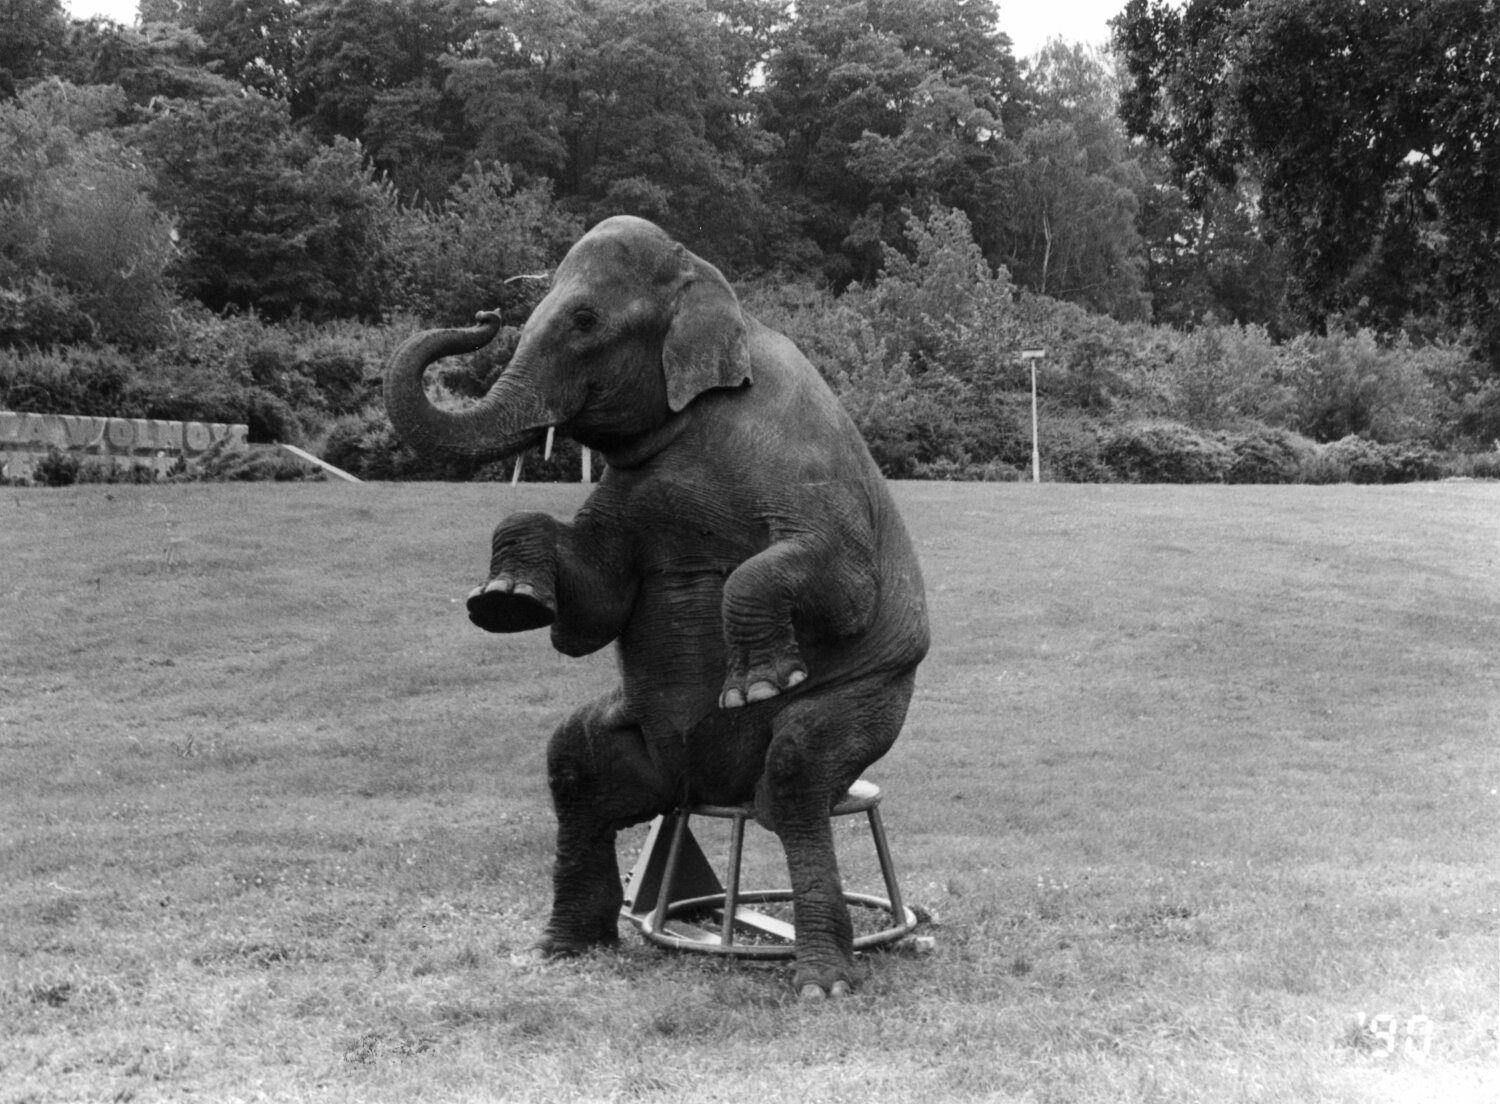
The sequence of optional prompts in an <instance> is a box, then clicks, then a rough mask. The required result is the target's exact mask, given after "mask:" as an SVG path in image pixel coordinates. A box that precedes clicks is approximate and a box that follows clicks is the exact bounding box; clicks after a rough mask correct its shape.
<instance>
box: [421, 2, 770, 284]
mask: <svg viewBox="0 0 1500 1104" xmlns="http://www.w3.org/2000/svg"><path fill="white" fill-rule="evenodd" d="M726 8H727V9H728V13H725V14H721V13H720V12H719V11H717V10H716V9H713V8H710V7H709V6H708V5H707V4H705V3H702V2H701V0H700V2H697V3H683V2H681V0H639V2H636V0H601V2H597V3H582V2H578V0H548V2H543V3H529V2H528V3H521V2H519V0H508V2H502V3H497V4H495V5H494V6H493V7H492V8H491V9H490V11H489V13H488V18H489V19H490V25H489V27H488V28H487V29H486V30H485V31H484V32H483V33H482V34H481V35H479V36H478V38H477V39H476V43H475V47H474V49H473V51H472V55H466V56H464V57H461V58H455V59H453V60H452V61H451V62H450V64H451V66H452V71H453V77H452V80H451V82H450V86H449V87H450V88H451V89H453V91H454V92H455V94H457V95H459V96H460V97H461V98H462V100H463V104H464V110H465V117H466V118H467V120H468V121H469V123H470V125H471V126H473V128H474V130H475V132H476V136H477V143H478V146H477V150H478V153H479V154H480V156H481V158H483V159H493V160H496V161H503V162H505V163H507V164H509V165H511V166H513V167H514V168H515V170H516V172H517V174H518V178H519V179H522V180H534V179H538V178H548V179H551V180H552V181H553V182H554V183H555V186H556V192H557V196H558V199H559V202H560V203H562V204H564V205H565V206H567V207H569V208H571V209H573V210H575V211H577V212H579V213H580V214H582V215H584V216H585V217H586V218H589V219H594V218H598V217H601V216H603V215H606V214H619V213H626V214H636V215H641V216H644V217H646V218H650V219H653V220H655V221H657V222H659V223H661V224H662V225H663V226H664V227H665V228H666V229H667V230H668V231H669V232H672V233H675V234H677V235H679V236H682V237H684V238H687V239H690V240H691V241H692V242H693V243H694V248H695V249H696V250H698V251H699V252H701V253H703V254H704V255H705V256H707V257H709V258H710V259H712V260H714V261H715V262H717V263H719V264H721V265H724V266H725V267H728V268H731V269H734V268H736V267H738V266H741V265H744V264H746V262H747V258H752V257H754V256H755V255H756V254H757V253H758V252H760V250H761V248H762V243H763V242H764V240H765V234H766V227H767V225H768V224H769V223H770V222H771V221H772V220H770V219H769V218H768V217H765V212H764V208H763V204H762V201H761V189H760V187H759V186H758V184H759V181H758V161H759V160H760V158H761V156H762V154H761V148H762V146H763V140H762V136H761V134H760V129H759V125H758V123H757V121H756V119H755V117H754V115H753V113H752V112H750V111H749V110H747V106H746V103H745V97H746V96H748V95H749V94H750V93H749V91H748V89H749V87H750V84H751V78H750V73H749V70H750V69H751V68H752V67H753V66H752V61H751V59H752V57H753V55H754V51H755V50H756V49H757V46H756V41H757V39H756V38H755V36H756V35H761V34H763V22H764V21H763V20H760V19H759V18H758V16H760V15H761V14H763V13H762V6H761V5H758V4H755V3H752V2H750V0H735V2H734V3H733V4H729V5H726Z"/></svg>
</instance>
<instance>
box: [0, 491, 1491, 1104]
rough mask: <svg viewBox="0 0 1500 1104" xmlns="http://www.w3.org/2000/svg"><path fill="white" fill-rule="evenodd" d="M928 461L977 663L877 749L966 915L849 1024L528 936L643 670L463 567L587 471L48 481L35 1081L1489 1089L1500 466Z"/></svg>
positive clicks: (23, 888)
mask: <svg viewBox="0 0 1500 1104" xmlns="http://www.w3.org/2000/svg"><path fill="white" fill-rule="evenodd" d="M898 493H899V495H900V498H901V500H902V502H903V506H904V509H905V512H906V514H907V517H908V520H909V522H910V523H911V526H912V528H913V529H914V531H915V532H916V533H917V534H918V544H919V547H920V552H921V555H922V557H923V562H924V566H925V570H926V572H927V579H928V587H929V591H930V597H931V604H932V613H933V622H934V629H935V647H934V650H933V654H932V657H931V658H930V659H929V660H928V662H927V664H926V665H925V666H924V667H923V669H922V672H921V678H920V682H919V688H918V695H917V699H916V702H915V703H914V706H913V709H912V712H911V717H910V721H909V724H908V729H907V732H906V733H905V735H904V736H903V738H902V740H901V741H900V742H899V743H898V744H897V746H896V748H895V750H894V751H893V752H892V754H891V755H890V756H889V757H888V758H887V759H886V760H885V761H883V762H882V763H880V764H878V765H877V766H876V767H875V768H873V769H872V770H871V772H870V777H871V778H872V779H874V780H875V781H877V782H879V783H880V784H881V785H882V786H883V787H884V789H885V792H886V805H885V813H886V821H887V827H888V829H889V831H890V833H891V836H892V842H893V846H894V848H895V850H896V857H897V860H898V863H899V865H900V868H901V870H902V872H903V883H904V888H905V890H906V893H907V895H908V896H909V897H910V898H911V899H913V900H914V901H915V902H916V903H918V904H921V905H923V906H924V907H925V908H927V909H928V910H930V911H931V913H932V914H933V917H934V923H933V925H932V927H931V928H929V929H928V931H927V934H929V935H931V936H932V937H933V940H934V947H933V949H932V950H931V952H930V953H919V952H918V951H917V950H916V949H914V948H903V949H900V950H897V951H894V952H891V953H884V954H877V955H874V956H872V957H871V959H870V977H869V980H868V981H867V982H866V984H865V986H864V987H863V989H862V990H861V992H860V994H859V995H858V996H857V997H855V998H854V999H852V1000H850V1001H846V1002H830V1003H827V1004H824V1005H821V1006H809V1005H801V1004H799V1003H797V1002H796V1001H795V1000H793V999H791V994H790V990H789V985H788V976H787V972H786V971H785V969H782V968H772V969H766V968H755V967H749V966H743V965H741V966H725V965H722V964H719V963H714V962H706V961H702V960H698V959H692V958H688V957H673V956H669V955H665V954H662V953H659V952H657V951H656V950H654V949H651V948H648V947H646V946H644V945H643V944H642V943H641V942H640V941H639V939H638V938H636V937H635V936H633V935H630V934H627V936H626V941H625V945H624V947H623V949H622V950H621V951H620V952H619V953H617V954H603V955H598V956H594V957H590V958H588V959H585V960H582V961H578V962H569V963H556V964H547V965H541V966H538V965H536V964H533V963H531V962H530V961H529V960H527V959H526V958H524V957H523V956H522V955H520V954H519V952H520V951H522V950H523V949H524V948H525V946H526V945H527V943H528V942H529V941H530V940H531V938H532V937H533V936H534V934H535V932H536V930H537V927H538V925H539V923H540V921H541V919H542V918H543V916H544V915H545V911H546V907H547V901H548V893H549V882H548V879H549V875H548V869H549V862H550V853H551V817H550V811H549V809H548V805H547V797H546V790H545V782H544V770H543V764H542V750H543V746H544V743H545V739H546V735H547V733H548V732H549V731H550V729H551V727H552V725H553V724H554V723H555V722H556V721H557V720H558V719H559V717H560V716H561V715H562V714H563V713H564V711H565V710H567V709H568V708H569V707H570V705H571V704H573V703H575V702H577V701H579V700H581V699H582V698H583V697H585V696H586V695H588V694H591V693H593V692H594V690H595V688H597V687H598V686H600V685H602V684H604V683H605V682H607V681H608V680H609V679H610V678H612V660H611V658H610V657H609V656H608V655H607V654H606V655H601V656H595V657H590V658H589V659H587V660H582V661H574V660H566V659H563V658H561V657H558V656H557V655H555V654H554V653H552V652H551V650H550V648H549V647H548V644H547V640H546V637H545V634H531V635H527V636H523V637H490V636H485V635H484V634H481V633H479V632H477V631H475V630H472V629H471V628H470V627H469V626H468V624H467V621H466V620H465V619H464V617H463V614H462V604H461V601H460V599H461V596H462V595H463V593H464V592H465V590H466V589H467V588H468V586H470V585H472V583H473V582H475V581H477V579H478V577H479V574H480V573H481V572H482V570H483V565H484V558H485V553H486V546H487V539H486V538H487V535H488V531H489V528H490V525H491V524H492V522H493V520H494V519H495V518H496V517H498V516H499V514H500V513H502V512H504V511H507V510H510V509H516V508H522V507H536V506H541V507H545V508H552V509H559V510H562V511H563V512H567V511H568V510H570V509H571V508H572V507H573V505H575V504H576V503H577V502H578V501H579V500H580V498H581V491H580V489H579V488H576V487H522V488H519V489H515V490H511V489H509V488H503V487H494V486H457V485H440V486H439V485H430V486H413V485H405V486H399V485H366V486H363V487H348V486H332V485H309V486H296V487H291V486H274V487H273V486H245V487H228V486H214V487H201V486H200V487H171V488H162V487H156V488H149V487H148V488H105V487H91V488H77V489H73V490H68V491H20V492H17V491H11V492H7V493H6V494H5V496H4V498H3V500H0V563H3V564H4V568H3V570H0V634H3V645H4V654H3V660H0V832H3V836H0V885H3V890H0V1101H4V1102H7V1104H13V1102H20V1101H49V1102H50V1101H81V1100H139V1101H147V1100H172V1099H189V1098H191V1099H196V1100H213V1101H231V1100H288V1101H410V1100H423V1101H478V1100H518V1101H526V1100H537V1101H541V1100H645V1101H658V1100H659V1101H678V1100H682V1101H687V1100H692V1101H704V1100H745V1099H765V1098H782V1099H788V1100H809V1101H846V1100H847V1101H866V1100H870V1099H894V1100H919V1099H921V1100H996V1101H1037V1102H1044V1101H1056V1102H1073V1101H1079V1102H1093V1101H1100V1102H1102V1101H1110V1102H1116V1101H1137V1102H1147V1101H1184V1102H1188V1101H1204V1102H1209V1101H1213V1102H1217V1101H1233V1100H1244V1101H1346V1102H1350V1104H1354V1102H1364V1101H1371V1100H1376V1101H1380V1100H1389V1101H1407V1100H1442V1101H1444V1102H1445V1104H1448V1102H1458V1101H1468V1100H1474V1101H1479V1100H1486V1101H1487V1100H1491V1099H1494V1097H1495V1095H1496V1093H1497V1091H1500V1079H1497V1077H1496V1074H1495V1069H1496V1059H1497V1040H1496V1025H1497V1007H1496V1005H1497V991H1500V954H1497V933H1500V911H1497V909H1500V873H1497V869H1496V861H1495V854H1496V852H1495V844H1496V841H1497V839H1500V833H1497V827H1500V796H1497V788H1500V746H1497V741H1496V736H1497V732H1500V725H1497V720H1500V709H1497V705H1500V659H1497V650H1496V647H1495V640H1496V627H1497V625H1500V581H1497V580H1500V570H1497V569H1500V564H1497V559H1500V522H1497V518H1500V492H1497V491H1496V489H1495V488H1494V487H1491V486H1485V485H1477V484H1472V485H1455V484H1441V485H1433V484H1427V485H1417V486H1407V487H1400V488H1350V487H1330V488H1320V487H1293V488H1251V487H1245V488H1224V487H1212V488H1209V487H1205V488H1153V487H1079V486H1065V485H1046V486H1043V487H1032V486H1028V485H1000V486H994V485H989V486H979V485H942V484H926V485H903V486H901V487H899V488H898ZM839 831H840V836H839V839H840V844H841V855H842V856H843V857H844V860H845V863H846V866H847V868H848V870H847V873H848V875H849V881H850V882H851V883H861V882H863V883H868V885H867V888H874V887H875V883H874V881H873V878H872V871H871V866H872V864H871V863H870V862H869V861H868V859H867V857H866V852H867V851H868V841H867V839H866V838H865V837H864V835H863V833H862V832H861V830H860V829H859V828H858V827H857V826H854V825H853V824H852V823H846V822H840V828H839ZM765 842H766V841H761V843H762V844H764V843H765ZM637 844H638V836H632V838H631V839H629V840H626V841H623V842H622V853H623V856H624V858H625V860H626V862H627V863H628V861H629V859H630V858H631V855H632V848H633V847H634V846H636V845H637ZM777 861H778V860H777V856H776V854H775V851H774V849H771V850H762V851H760V852H758V854H757V857H756V858H755V860H754V862H755V864H757V865H755V866H754V867H753V869H754V870H755V871H756V875H757V876H758V877H768V878H776V879H777V881H778V882H779V881H780V880H781V879H780V877H779V875H778V874H777V867H776V864H777ZM1362 1015H1363V1016H1366V1017H1368V1016H1371V1015H1385V1016H1390V1017H1394V1022H1395V1023H1397V1024H1398V1025H1401V1026H1402V1027H1403V1028H1404V1025H1406V1024H1407V1023H1408V1022H1409V1021H1410V1020H1411V1019H1412V1017H1417V1016H1421V1017H1426V1018H1427V1019H1428V1021H1430V1023H1431V1025H1432V1041H1431V1047H1430V1054H1429V1055H1428V1056H1427V1057H1426V1058H1425V1059H1424V1058H1420V1057H1416V1056H1412V1055H1407V1054H1402V1053H1398V1054H1396V1055H1394V1056H1389V1057H1387V1056H1385V1055H1384V1050H1385V1046H1384V1040H1383V1038H1382V1037H1381V1036H1380V1031H1381V1030H1383V1029H1384V1027H1385V1025H1386V1024H1387V1023H1389V1022H1392V1021H1388V1020H1380V1021H1377V1022H1376V1024H1375V1025H1374V1029H1373V1030H1372V1028H1371V1026H1370V1025H1368V1024H1367V1025H1366V1026H1364V1027H1361V1026H1360V1022H1359V1020H1358V1017H1360V1016H1362ZM1419 1023H1420V1021H1419Z"/></svg>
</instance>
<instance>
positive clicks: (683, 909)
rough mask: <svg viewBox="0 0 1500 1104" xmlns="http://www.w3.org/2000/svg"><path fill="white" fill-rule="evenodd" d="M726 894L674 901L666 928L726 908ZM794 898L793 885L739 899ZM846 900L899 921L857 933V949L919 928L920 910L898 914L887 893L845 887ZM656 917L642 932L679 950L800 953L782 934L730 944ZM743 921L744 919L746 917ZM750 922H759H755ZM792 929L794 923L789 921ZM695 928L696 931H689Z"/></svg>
mask: <svg viewBox="0 0 1500 1104" xmlns="http://www.w3.org/2000/svg"><path fill="white" fill-rule="evenodd" d="M725 897H726V895H725V894H723V893H711V894H709V895H707V896H705V897H690V898H687V899H686V900H682V901H673V902H672V904H671V905H670V906H669V907H668V908H667V910H666V917H665V919H664V920H663V925H662V926H663V928H667V926H668V925H670V924H671V923H672V921H673V919H674V918H675V917H677V916H680V915H685V914H689V913H693V912H698V911H701V910H703V909H714V908H717V909H722V908H723V907H724V901H725ZM791 900H792V891H791V890H789V889H762V890H751V891H748V892H744V893H741V894H739V903H740V904H741V905H742V906H743V905H767V904H781V903H786V902H790V901H791ZM844 900H845V901H846V902H848V903H849V904H850V905H854V906H858V907H861V908H867V909H873V910H876V911H880V912H884V913H885V914H886V915H887V916H889V917H890V918H891V919H892V920H894V921H896V923H895V924H893V925H892V926H891V927H888V928H882V929H881V930H880V931H875V932H870V933H868V934H866V935H858V936H855V937H854V949H855V950H856V951H862V950H865V949H867V948H869V947H880V946H884V945H885V944H887V943H894V942H896V941H897V940H898V939H904V938H905V937H906V936H908V935H910V934H911V933H912V932H913V931H915V930H916V927H917V924H918V919H917V914H916V913H914V912H913V911H912V910H911V909H909V908H906V907H905V906H902V909H901V911H902V912H903V913H904V914H905V915H904V916H900V917H898V916H897V915H896V910H895V908H894V907H893V906H892V905H891V902H890V901H888V900H887V899H886V898H884V897H876V896H873V895H872V894H869V893H853V892H849V891H845V893H844ZM654 920H655V918H654V917H647V918H646V919H645V920H644V922H643V923H641V925H640V931H641V935H642V936H643V937H645V938H646V939H647V940H649V941H650V942H652V943H655V944H656V945H657V946H659V947H667V948H670V949H672V950H676V951H690V952H692V953H695V954H720V955H733V956H734V957H736V958H792V957H793V956H795V955H796V953H797V948H796V946H795V944H794V943H792V942H791V941H790V940H789V939H787V938H779V937H777V936H774V935H767V936H766V938H768V939H770V940H772V941H771V942H767V943H741V942H739V941H738V940H736V941H735V942H734V943H730V944H726V943H724V942H723V941H722V939H721V938H720V937H719V936H718V934H717V933H716V932H713V931H709V930H708V929H706V928H698V927H695V926H693V925H686V924H684V925H681V927H680V928H679V930H678V931H676V932H674V931H671V930H658V929H657V927H656V924H655V922H654ZM741 922H743V919H742V921H741ZM747 926H752V927H753V926H755V925H753V924H750V925H747ZM786 927H787V928H788V929H789V930H790V927H791V926H790V925H786ZM688 932H691V933H692V934H687V933H688Z"/></svg>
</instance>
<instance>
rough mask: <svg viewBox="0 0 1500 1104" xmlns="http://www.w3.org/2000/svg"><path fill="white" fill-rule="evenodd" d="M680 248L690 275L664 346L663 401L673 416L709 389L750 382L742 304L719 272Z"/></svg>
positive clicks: (677, 302) (682, 289) (674, 308)
mask: <svg viewBox="0 0 1500 1104" xmlns="http://www.w3.org/2000/svg"><path fill="white" fill-rule="evenodd" d="M678 249H679V250H681V252H682V255H683V257H684V258H685V259H686V261H687V262H688V264H689V271H688V274H687V277H686V280H685V281H684V283H683V285H682V287H681V289H680V290H679V291H678V294H677V299H676V302H675V303H674V304H673V309H672V320H671V323H670V325H669V326H668V328H667V337H666V341H665V342H664V343H663V345H662V351H661V360H662V370H663V371H664V372H665V373H666V377H667V403H668V405H669V406H671V408H672V411H673V413H676V412H677V411H679V410H681V409H682V408H683V407H685V406H687V404H688V403H690V402H692V401H693V399H694V398H696V397H697V396H698V395H700V394H702V393H703V392H704V391H707V390H708V389H709V388H712V387H738V386H740V384H742V383H747V382H749V380H750V349H749V345H748V343H747V341H746V336H745V316H744V314H742V313H741V312H740V301H739V299H738V298H737V297H736V296H735V294H734V289H733V288H731V287H730V286H729V281H727V280H725V279H724V277H723V275H722V274H721V273H720V272H719V270H718V269H717V268H715V267H714V266H713V265H711V264H709V263H708V262H707V261H703V260H700V259H699V258H697V257H694V256H693V255H692V254H691V253H688V252H687V250H685V249H682V247H681V246H678Z"/></svg>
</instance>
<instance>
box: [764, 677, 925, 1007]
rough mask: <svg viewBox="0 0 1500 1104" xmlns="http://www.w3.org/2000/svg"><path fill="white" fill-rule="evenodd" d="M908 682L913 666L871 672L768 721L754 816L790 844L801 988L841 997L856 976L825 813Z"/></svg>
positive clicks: (863, 760) (901, 706) (882, 748)
mask: <svg viewBox="0 0 1500 1104" xmlns="http://www.w3.org/2000/svg"><path fill="white" fill-rule="evenodd" d="M912 683H913V675H912V673H911V672H909V671H908V672H905V673H903V674H900V675H896V676H891V675H883V676H872V677H870V678H867V679H862V680H859V681H857V682H853V683H850V684H848V685H846V686H841V687H834V688H830V689H828V690H824V691H820V692H818V693H815V694H810V695H808V696H807V697H805V698H800V699H798V700H797V701H795V702H793V703H790V704H789V705H788V706H787V707H786V709H785V710H783V711H782V712H781V713H780V714H779V715H778V716H777V718H776V720H775V722H773V727H774V730H775V731H774V735H773V737H772V740H771V746H770V749H769V751H768V752H767V754H766V766H765V772H764V774H762V776H761V778H760V781H759V783H758V784H757V786H756V798H755V804H756V815H757V818H758V819H760V820H761V821H762V822H764V823H765V824H767V825H768V826H769V827H770V828H771V829H772V830H774V831H775V832H776V834H777V835H778V836H779V837H780V838H781V842H782V846H783V847H784V848H785V850H786V860H787V872H788V874H789V875H790V877H791V883H792V901H793V910H794V924H795V926H796V929H797V969H796V977H795V985H796V988H797V990H798V991H799V992H800V993H802V994H803V995H804V996H809V997H811V996H824V995H833V996H837V995H840V994H841V993H845V992H848V991H849V989H850V988H851V987H852V986H853V985H854V984H855V983H856V982H857V981H858V980H859V979H858V976H857V975H858V972H857V970H856V967H855V965H854V928H853V923H852V922H851V920H850V918H849V906H848V903H847V902H846V901H845V900H844V892H843V883H842V881H841V880H840V877H839V869H838V859H837V857H836V855H835V854H834V848H833V830H832V827H831V825H830V824H829V811H830V810H831V809H832V807H833V805H834V804H835V803H836V802H837V801H838V799H839V798H841V797H842V796H843V795H844V794H845V793H846V792H847V791H848V788H849V786H850V785H852V784H853V783H854V781H855V780H856V779H858V778H859V776H860V774H861V772H863V771H864V770H865V768H867V767H868V766H869V765H870V764H871V763H873V762H875V760H877V759H879V758H880V757H881V756H882V755H884V754H885V752H886V751H887V750H888V749H889V748H890V746H891V744H892V743H893V742H894V741H895V739H896V736H897V734H898V733H899V732H900V731H901V725H902V724H903V723H904V722H905V719H906V708H907V705H908V704H909V702H910V701H911V692H912Z"/></svg>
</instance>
